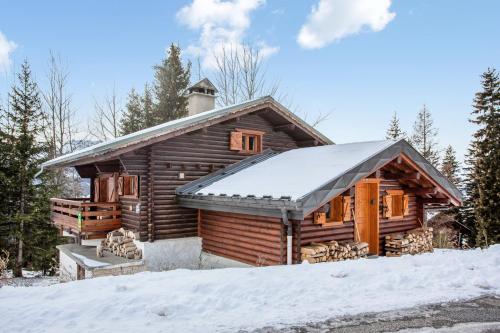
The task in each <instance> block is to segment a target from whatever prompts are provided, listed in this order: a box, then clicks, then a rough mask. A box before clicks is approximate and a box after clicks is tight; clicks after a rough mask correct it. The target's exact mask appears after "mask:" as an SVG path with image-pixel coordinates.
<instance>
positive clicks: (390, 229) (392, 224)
mask: <svg viewBox="0 0 500 333" xmlns="http://www.w3.org/2000/svg"><path fill="white" fill-rule="evenodd" d="M385 190H404V188H403V186H401V184H400V183H399V182H397V181H390V180H382V181H381V182H380V206H381V207H382V195H383V194H382V193H383V192H384V191H385ZM408 208H409V213H408V215H405V216H403V217H402V218H400V219H388V218H384V217H383V216H382V214H380V215H379V236H380V237H379V238H380V242H379V252H380V253H383V248H384V243H385V236H386V235H388V234H390V233H394V232H403V231H408V230H411V229H415V228H418V227H420V226H421V224H420V222H419V221H418V220H419V219H421V218H422V216H420V217H419V215H418V214H417V197H416V196H414V195H411V194H410V195H409V196H408Z"/></svg>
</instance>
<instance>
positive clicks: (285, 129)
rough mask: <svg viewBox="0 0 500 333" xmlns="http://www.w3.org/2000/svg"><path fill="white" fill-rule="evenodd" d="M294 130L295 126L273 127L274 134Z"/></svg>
mask: <svg viewBox="0 0 500 333" xmlns="http://www.w3.org/2000/svg"><path fill="white" fill-rule="evenodd" d="M295 128H296V126H295V124H283V125H277V126H274V128H273V130H274V131H275V132H280V131H293V130H294V129H295Z"/></svg>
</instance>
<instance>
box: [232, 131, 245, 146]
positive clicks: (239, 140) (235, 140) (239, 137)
mask: <svg viewBox="0 0 500 333" xmlns="http://www.w3.org/2000/svg"><path fill="white" fill-rule="evenodd" d="M242 144H243V133H241V132H231V138H230V140H229V149H231V150H242V149H243V147H242Z"/></svg>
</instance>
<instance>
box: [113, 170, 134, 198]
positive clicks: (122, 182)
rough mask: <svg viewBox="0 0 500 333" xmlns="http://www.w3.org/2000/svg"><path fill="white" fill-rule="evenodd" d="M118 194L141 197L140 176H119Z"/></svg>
mask: <svg viewBox="0 0 500 333" xmlns="http://www.w3.org/2000/svg"><path fill="white" fill-rule="evenodd" d="M118 195H120V196H123V197H134V198H137V197H139V177H138V176H128V175H124V176H121V177H119V178H118Z"/></svg>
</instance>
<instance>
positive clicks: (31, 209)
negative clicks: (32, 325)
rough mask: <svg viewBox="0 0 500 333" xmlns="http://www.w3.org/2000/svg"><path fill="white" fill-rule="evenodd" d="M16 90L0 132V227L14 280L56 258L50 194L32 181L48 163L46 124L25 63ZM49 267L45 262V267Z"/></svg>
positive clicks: (43, 185)
mask: <svg viewBox="0 0 500 333" xmlns="http://www.w3.org/2000/svg"><path fill="white" fill-rule="evenodd" d="M17 81H18V82H17V85H15V86H13V87H12V91H11V93H10V94H9V103H10V108H9V109H8V110H4V111H3V112H2V113H3V114H2V116H3V117H2V118H3V123H2V127H1V131H0V138H1V141H2V146H1V151H0V153H1V155H2V156H0V159H1V160H2V169H3V171H4V179H3V181H4V182H5V187H3V188H2V191H3V192H4V193H3V194H2V195H3V196H4V201H3V202H2V207H1V208H0V209H1V210H2V214H1V217H2V221H1V223H0V224H1V225H8V226H9V232H10V235H9V238H10V239H11V241H10V243H11V245H12V247H13V248H14V250H12V249H11V251H10V254H11V257H14V258H15V260H14V267H13V268H14V269H13V272H14V275H15V276H22V268H23V267H25V266H26V265H31V267H32V268H34V269H43V270H46V269H48V267H49V266H50V265H51V264H52V259H49V258H53V257H55V255H56V249H55V244H56V243H57V242H58V232H57V229H56V228H55V227H54V226H53V225H52V224H51V223H50V212H49V200H48V198H49V197H50V195H51V194H53V193H54V189H52V188H50V187H49V186H47V185H46V179H44V178H41V179H37V180H35V174H36V173H37V172H38V168H39V166H40V164H41V163H42V162H43V161H44V159H46V157H47V153H48V145H47V144H46V143H44V142H43V141H42V140H41V138H42V137H43V131H44V121H43V112H42V109H41V99H40V93H39V90H38V86H37V84H36V83H35V82H34V81H33V79H32V75H31V70H30V67H29V65H28V62H27V61H25V62H24V63H23V64H22V66H21V72H20V73H19V74H18V75H17ZM48 261H49V262H48Z"/></svg>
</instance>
